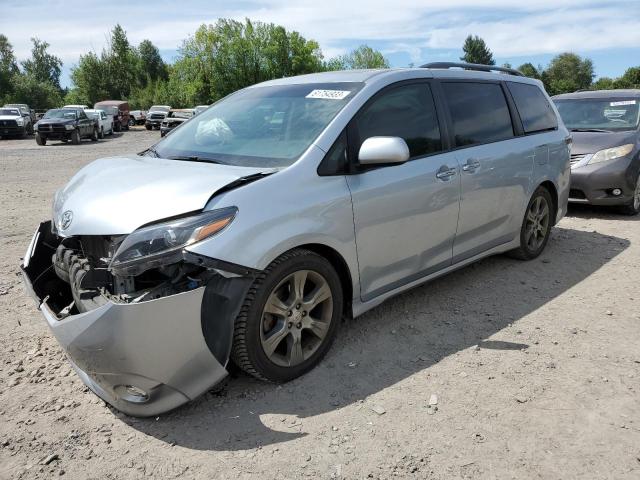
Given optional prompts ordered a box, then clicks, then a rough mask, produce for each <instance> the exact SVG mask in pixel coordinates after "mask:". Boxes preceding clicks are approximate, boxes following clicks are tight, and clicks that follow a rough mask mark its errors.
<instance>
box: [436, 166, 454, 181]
mask: <svg viewBox="0 0 640 480" xmlns="http://www.w3.org/2000/svg"><path fill="white" fill-rule="evenodd" d="M455 174H456V169H455V168H451V167H447V166H446V165H443V166H442V167H440V170H438V173H436V177H437V178H439V179H440V180H449V179H450V178H451V177H453V176H454V175H455Z"/></svg>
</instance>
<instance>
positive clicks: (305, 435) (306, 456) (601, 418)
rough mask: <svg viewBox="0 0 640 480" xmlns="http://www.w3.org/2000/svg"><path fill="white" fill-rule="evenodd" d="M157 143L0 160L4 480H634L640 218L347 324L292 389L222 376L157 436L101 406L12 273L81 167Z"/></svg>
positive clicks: (425, 290)
mask: <svg viewBox="0 0 640 480" xmlns="http://www.w3.org/2000/svg"><path fill="white" fill-rule="evenodd" d="M158 137H159V134H158V132H147V131H145V130H144V129H140V128H136V129H134V130H132V131H131V132H127V133H123V134H121V135H116V136H114V137H113V138H109V139H105V140H104V141H100V142H98V143H97V144H95V143H91V142H82V145H80V146H72V145H62V144H57V143H54V144H51V145H48V146H46V147H38V146H37V145H36V143H35V141H34V140H33V138H27V139H23V140H2V141H0V205H2V208H1V209H0V315H1V317H0V342H1V343H2V345H3V347H2V348H1V349H0V362H1V363H0V365H1V371H0V478H21V479H38V478H51V477H53V476H58V475H64V477H66V478H74V479H76V478H77V479H128V478H143V477H154V478H163V479H165V478H198V479H199V478H208V479H210V478H216V479H218V478H219V479H228V478H240V479H242V478H260V479H271V478H282V479H292V478H302V477H309V478H391V477H407V478H434V479H440V478H442V479H444V478H474V479H475V478H500V479H504V478H527V479H529V478H563V479H571V478H588V479H605V478H612V479H614V478H615V479H624V478H629V479H632V478H633V479H637V478H640V346H639V345H640V330H639V328H638V325H639V321H640V302H639V300H640V292H639V291H638V279H639V278H640V277H639V274H638V271H639V270H638V268H639V267H640V218H629V217H623V216H618V215H616V214H612V213H609V212H607V211H606V210H597V209H592V208H580V209H576V208H573V209H572V210H571V211H570V214H569V216H568V217H567V218H565V219H564V220H563V221H562V222H561V223H560V225H559V226H558V227H556V228H555V229H554V233H553V236H552V238H551V241H550V243H549V245H548V248H547V250H546V251H545V253H544V254H543V255H542V256H541V257H540V258H539V259H537V260H535V261H532V262H525V263H523V262H518V261H515V260H511V259H509V258H505V257H502V256H500V257H494V258H490V259H487V260H484V261H481V262H479V263H477V264H475V265H472V266H470V267H468V268H465V269H463V270H460V271H458V272H456V273H453V274H451V275H449V276H447V277H445V278H442V279H440V280H437V281H434V282H432V283H430V284H428V285H425V286H422V287H419V288H416V289H414V290H413V291H411V292H408V293H406V294H403V295H401V296H398V297H396V298H395V299H392V300H390V301H388V302H386V303H385V304H384V305H382V306H380V307H378V308H376V309H374V310H373V311H371V312H369V313H367V314H366V315H364V316H362V317H360V318H358V319H356V320H354V321H351V322H348V323H345V324H344V325H343V326H342V329H341V331H340V333H339V338H338V340H337V341H336V343H335V344H334V346H333V348H332V350H331V351H330V353H329V355H328V356H327V358H326V359H325V360H324V361H323V362H322V363H321V365H320V366H319V367H318V368H316V369H315V370H313V371H312V372H311V373H309V374H308V375H306V376H304V377H303V378H300V379H298V380H295V381H293V382H291V383H289V384H286V385H283V386H276V385H270V384H265V383H261V382H259V381H256V380H254V379H252V378H249V377H247V376H244V375H242V374H236V375H234V376H233V378H231V380H230V381H229V383H228V385H227V387H226V388H225V389H224V390H223V391H222V392H220V393H217V394H214V393H208V394H206V395H204V396H203V397H201V398H200V399H198V400H196V401H194V402H192V403H191V404H189V405H187V406H185V407H183V408H180V409H178V410H176V411H174V412H172V413H169V414H166V415H162V416H160V417H158V418H155V419H134V418H129V417H127V416H125V415H122V414H120V413H118V412H116V411H114V410H112V409H110V408H108V407H106V406H105V404H104V403H103V402H102V401H101V400H100V399H98V398H97V397H96V396H95V395H93V394H92V393H90V392H89V391H88V390H87V389H86V388H85V387H84V386H83V384H82V383H81V382H80V380H79V379H78V378H77V377H76V375H75V374H74V373H72V370H71V368H70V367H69V365H68V364H67V362H66V361H65V358H64V355H63V352H62V351H61V350H60V348H59V347H58V345H57V344H56V342H55V340H54V339H53V338H52V336H51V335H50V334H49V331H48V329H47V326H46V323H45V321H44V320H43V319H42V318H41V315H40V314H39V312H38V311H37V310H36V307H35V304H34V302H33V301H32V300H31V299H30V298H28V297H27V295H26V294H25V291H24V288H23V287H22V285H21V280H20V277H19V268H18V265H19V262H20V258H21V256H22V255H23V253H24V251H25V249H26V247H27V244H28V242H29V239H30V237H31V235H32V233H33V231H34V229H35V227H36V225H37V224H38V223H39V222H40V221H41V220H42V219H46V218H48V217H49V215H50V209H51V207H50V205H51V198H52V195H53V193H54V191H55V190H56V189H57V188H59V187H60V186H62V185H63V184H64V183H65V182H66V181H67V180H68V179H69V177H70V176H71V175H72V174H73V173H74V172H75V171H76V170H77V169H78V168H80V167H81V166H83V165H85V164H87V163H88V162H89V161H91V160H93V159H95V158H98V157H102V156H109V155H114V154H119V153H125V152H137V151H140V150H142V149H144V148H145V147H147V146H149V145H150V144H152V143H153V142H154V141H155V140H156V139H157V138H158Z"/></svg>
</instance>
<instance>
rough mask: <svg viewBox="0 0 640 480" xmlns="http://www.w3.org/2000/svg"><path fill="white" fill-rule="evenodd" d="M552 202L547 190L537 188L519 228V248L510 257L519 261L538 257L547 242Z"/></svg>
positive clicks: (552, 209) (552, 208)
mask: <svg viewBox="0 0 640 480" xmlns="http://www.w3.org/2000/svg"><path fill="white" fill-rule="evenodd" d="M553 214H554V207H553V200H552V198H551V194H550V193H549V190H547V189H546V188H544V187H538V188H537V189H536V191H535V192H534V193H533V195H532V196H531V200H529V205H528V206H527V210H526V212H525V214H524V219H523V221H522V227H521V228H520V247H518V248H517V249H515V250H512V251H511V252H509V253H510V255H511V256H513V257H515V258H518V259H520V260H533V259H534V258H536V257H537V256H539V255H540V254H541V253H542V251H543V250H544V248H545V247H546V246H547V242H548V241H549V235H550V233H551V226H552V225H553V220H552V219H553Z"/></svg>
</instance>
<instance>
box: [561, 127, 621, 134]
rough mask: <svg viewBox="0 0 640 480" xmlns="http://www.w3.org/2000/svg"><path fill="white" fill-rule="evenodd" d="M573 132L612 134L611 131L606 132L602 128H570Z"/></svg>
mask: <svg viewBox="0 0 640 480" xmlns="http://www.w3.org/2000/svg"><path fill="white" fill-rule="evenodd" d="M569 130H571V131H572V132H599V133H611V130H604V129H602V128H570V129H569Z"/></svg>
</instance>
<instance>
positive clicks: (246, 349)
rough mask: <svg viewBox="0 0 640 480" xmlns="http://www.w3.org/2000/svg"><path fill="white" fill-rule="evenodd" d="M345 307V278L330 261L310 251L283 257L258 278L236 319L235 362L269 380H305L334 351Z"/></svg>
mask: <svg viewBox="0 0 640 480" xmlns="http://www.w3.org/2000/svg"><path fill="white" fill-rule="evenodd" d="M342 304H343V293H342V287H341V284H340V279H339V278H338V274H337V273H336V271H335V270H334V268H333V267H332V266H331V264H330V263H329V262H328V261H327V260H326V259H325V258H323V257H321V256H320V255H317V254H316V253H313V252H311V251H309V250H304V249H296V250H292V251H290V252H287V253H285V254H283V255H281V256H280V257H278V258H277V259H276V260H274V261H273V262H272V263H271V264H270V265H269V266H268V267H267V268H266V269H265V271H264V272H263V273H261V274H260V275H259V276H258V277H257V278H256V279H255V280H254V283H253V285H252V286H251V288H250V289H249V291H248V293H247V296H246V298H245V301H244V304H243V306H242V308H241V309H240V313H239V314H238V317H237V318H236V321H235V329H234V334H233V349H232V358H233V360H234V362H235V363H236V365H238V366H239V367H240V368H242V369H243V370H244V371H245V372H247V373H249V374H251V375H253V376H255V377H257V378H260V379H263V380H268V381H272V382H287V381H289V380H293V379H294V378H296V377H299V376H300V375H302V374H304V373H306V372H308V371H309V370H311V369H312V368H313V367H315V366H316V365H317V364H318V363H319V362H320V360H321V359H322V358H323V357H324V355H325V354H326V353H327V351H328V350H329V347H331V344H332V342H333V339H334V338H335V336H336V333H337V329H338V325H339V323H340V319H341V317H342Z"/></svg>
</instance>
